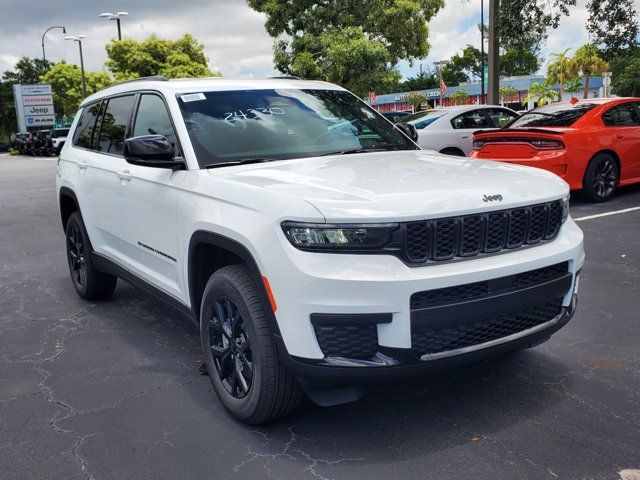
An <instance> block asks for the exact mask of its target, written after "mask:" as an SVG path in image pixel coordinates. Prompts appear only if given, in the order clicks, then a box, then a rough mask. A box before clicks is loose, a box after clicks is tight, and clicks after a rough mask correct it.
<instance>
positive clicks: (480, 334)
mask: <svg viewBox="0 0 640 480" xmlns="http://www.w3.org/2000/svg"><path fill="white" fill-rule="evenodd" d="M561 312H562V298H558V299H556V300H554V301H552V302H549V303H545V304H543V305H539V306H536V307H533V308H529V309H526V310H523V311H521V312H517V313H514V314H511V315H502V316H499V317H496V318H493V319H489V320H483V321H478V322H473V323H469V324H466V325H459V326H455V327H449V328H442V329H437V330H436V329H429V328H422V329H414V328H412V331H411V349H412V350H413V351H414V352H415V353H416V354H418V355H425V354H435V353H440V352H447V351H450V350H457V349H460V348H465V347H471V346H474V345H481V344H483V343H487V342H490V341H492V340H497V339H500V338H504V337H507V336H509V335H514V334H516V333H520V332H523V331H525V330H529V329H530V328H534V327H536V326H538V325H542V324H543V323H546V322H549V321H550V320H553V319H554V318H555V317H556V316H557V315H559V314H560V313H561Z"/></svg>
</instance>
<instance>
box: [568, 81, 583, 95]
mask: <svg viewBox="0 0 640 480" xmlns="http://www.w3.org/2000/svg"><path fill="white" fill-rule="evenodd" d="M583 86H584V85H582V82H581V81H580V77H575V78H572V79H571V80H569V81H568V82H567V83H565V84H564V91H565V92H569V93H578V92H579V91H580V89H581V88H582V87H583Z"/></svg>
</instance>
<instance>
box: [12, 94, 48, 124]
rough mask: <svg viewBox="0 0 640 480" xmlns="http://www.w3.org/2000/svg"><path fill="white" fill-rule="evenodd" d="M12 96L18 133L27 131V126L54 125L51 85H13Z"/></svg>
mask: <svg viewBox="0 0 640 480" xmlns="http://www.w3.org/2000/svg"><path fill="white" fill-rule="evenodd" d="M13 96H14V98H15V104H16V116H17V117H18V128H19V129H20V133H27V128H28V127H50V126H54V125H55V122H56V115H55V110H54V108H53V97H52V96H51V85H14V86H13Z"/></svg>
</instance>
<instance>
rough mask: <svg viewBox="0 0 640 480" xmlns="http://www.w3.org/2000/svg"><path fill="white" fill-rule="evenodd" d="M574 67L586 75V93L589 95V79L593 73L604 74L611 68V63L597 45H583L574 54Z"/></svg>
mask: <svg viewBox="0 0 640 480" xmlns="http://www.w3.org/2000/svg"><path fill="white" fill-rule="evenodd" d="M573 63H574V67H575V69H576V70H577V71H579V72H581V73H582V75H584V95H583V97H582V98H588V97H589V80H590V79H591V75H602V74H603V73H604V72H606V71H607V70H609V64H608V63H607V62H605V61H604V60H603V59H602V58H601V57H600V51H599V50H598V48H597V47H596V46H595V45H590V44H586V45H582V46H581V47H580V48H578V49H577V50H576V53H575V55H574V56H573Z"/></svg>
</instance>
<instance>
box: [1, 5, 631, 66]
mask: <svg viewBox="0 0 640 480" xmlns="http://www.w3.org/2000/svg"><path fill="white" fill-rule="evenodd" d="M635 2H636V4H637V7H638V10H639V11H640V0H635ZM446 3H447V6H446V7H445V8H444V9H443V10H441V11H440V12H439V13H438V15H437V16H436V17H435V18H434V19H433V20H432V21H431V23H430V25H429V27H430V35H429V41H430V43H431V45H432V48H431V52H430V55H429V57H427V58H425V59H422V60H419V61H417V62H416V63H414V65H413V66H409V65H408V64H407V63H403V64H402V65H400V69H401V71H402V73H403V75H404V76H405V77H406V76H411V75H413V74H415V73H416V72H417V71H418V68H419V64H420V63H422V64H423V65H424V67H425V68H427V67H428V66H430V65H431V64H432V62H433V61H434V60H438V59H444V58H449V57H451V55H453V54H454V53H456V52H457V51H459V50H460V49H461V48H464V47H465V46H466V45H467V44H473V45H479V34H478V30H477V27H476V25H477V23H478V22H479V16H480V13H479V10H480V8H479V4H480V0H470V1H467V2H463V0H447V2H446ZM488 3H489V2H488V1H485V4H488ZM578 3H579V5H578V6H577V7H574V8H573V9H572V11H571V15H570V17H567V18H564V19H563V20H562V23H561V24H560V27H559V28H558V29H557V30H555V31H551V32H550V35H549V40H548V42H547V44H546V45H545V48H544V51H543V55H545V56H548V52H553V51H559V50H562V49H564V48H566V47H570V46H577V45H580V44H582V43H584V42H585V41H586V40H587V32H586V29H585V20H586V18H587V13H586V8H585V3H586V0H578ZM116 11H127V12H129V16H128V17H126V18H125V19H124V20H123V24H122V28H123V33H124V35H125V36H130V37H133V38H135V39H142V38H144V37H146V36H147V35H149V34H151V33H156V34H158V35H160V36H162V37H167V38H177V37H180V36H182V35H183V34H185V33H191V34H193V35H194V36H195V37H196V38H197V39H198V40H199V41H200V42H202V43H204V45H205V47H206V53H207V55H208V57H209V61H210V67H211V68H212V69H213V70H220V71H222V73H223V74H224V75H225V76H231V77H234V76H267V75H272V74H274V73H276V72H275V71H274V69H273V63H272V45H273V40H272V38H271V37H269V36H268V35H267V33H266V32H265V30H264V20H265V19H264V16H263V15H262V14H260V13H257V12H255V11H253V10H251V9H250V8H249V7H248V6H247V4H246V0H182V1H176V0H135V1H134V0H55V1H52V0H28V1H23V2H18V1H17V0H0V12H2V13H1V14H0V16H1V18H2V33H1V36H0V39H1V41H0V72H1V71H4V70H7V69H10V68H12V67H13V65H14V64H15V62H16V60H18V58H19V57H20V56H22V55H27V56H30V57H33V56H41V55H42V50H41V46H40V42H41V36H42V32H43V31H44V30H45V29H46V28H47V27H49V26H51V25H64V26H66V27H67V32H68V33H71V34H76V35H77V34H84V35H87V38H86V39H85V41H84V43H83V48H84V53H85V55H84V57H85V65H86V67H87V68H88V69H91V70H98V69H100V68H102V64H103V62H104V60H105V59H106V54H105V50H104V45H105V43H107V42H108V41H109V40H110V39H111V38H112V37H114V36H115V35H116V25H115V22H112V21H107V20H104V19H102V18H99V17H98V15H99V14H100V13H102V12H116ZM45 44H46V51H47V58H48V59H50V60H54V61H58V60H61V59H66V60H67V61H69V62H72V63H78V61H79V60H78V50H77V46H76V44H75V43H73V42H69V41H65V40H64V36H63V35H62V33H61V31H60V30H52V31H50V32H49V33H48V34H47V37H46V40H45Z"/></svg>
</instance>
